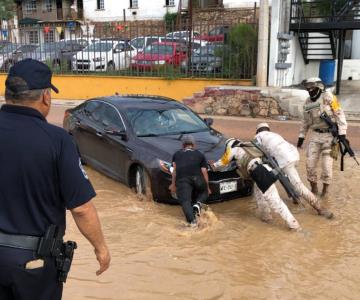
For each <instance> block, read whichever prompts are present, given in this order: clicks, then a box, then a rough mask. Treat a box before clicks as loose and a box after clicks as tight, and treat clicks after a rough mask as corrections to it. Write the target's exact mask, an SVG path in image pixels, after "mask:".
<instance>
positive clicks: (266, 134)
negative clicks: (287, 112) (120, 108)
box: [255, 123, 334, 219]
mask: <svg viewBox="0 0 360 300" xmlns="http://www.w3.org/2000/svg"><path fill="white" fill-rule="evenodd" d="M255 139H256V141H257V143H258V144H259V145H260V146H262V147H263V148H264V150H265V151H266V152H267V153H268V154H269V155H271V156H272V157H274V158H275V159H276V161H277V163H278V165H279V167H280V169H282V171H283V172H284V173H285V174H286V175H287V177H288V178H289V181H290V182H291V184H292V185H293V186H294V189H295V191H296V192H297V193H298V194H299V195H300V196H301V197H302V198H303V199H305V200H306V201H307V202H308V203H309V204H310V205H311V206H312V207H313V208H314V209H315V210H316V211H317V213H318V214H319V215H321V216H325V217H326V218H328V219H331V218H332V217H333V216H334V215H333V214H332V213H331V212H329V211H327V210H325V209H322V208H321V207H320V203H319V200H318V199H317V197H316V196H315V195H314V194H313V193H312V192H310V191H309V189H308V188H307V187H306V186H305V185H304V184H303V182H302V180H301V179H300V176H299V173H298V171H297V169H296V166H297V164H298V163H299V160H300V157H299V152H298V150H297V149H296V147H295V146H293V145H292V144H290V143H288V142H287V141H286V140H285V139H284V138H283V137H282V136H281V135H279V134H277V133H275V132H271V131H270V126H269V124H267V123H260V124H259V125H257V127H256V136H255Z"/></svg>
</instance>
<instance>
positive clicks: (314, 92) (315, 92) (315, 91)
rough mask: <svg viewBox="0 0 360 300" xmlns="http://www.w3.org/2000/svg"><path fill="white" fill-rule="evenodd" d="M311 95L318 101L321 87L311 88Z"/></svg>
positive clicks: (312, 98)
mask: <svg viewBox="0 0 360 300" xmlns="http://www.w3.org/2000/svg"><path fill="white" fill-rule="evenodd" d="M308 92H309V95H310V99H311V101H314V102H315V101H316V100H317V99H319V97H320V95H321V89H320V88H318V87H314V88H311V89H308Z"/></svg>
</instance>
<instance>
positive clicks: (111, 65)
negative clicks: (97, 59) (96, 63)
mask: <svg viewBox="0 0 360 300" xmlns="http://www.w3.org/2000/svg"><path fill="white" fill-rule="evenodd" d="M107 70H108V71H109V72H114V71H115V65H114V63H113V62H109V63H108V65H107Z"/></svg>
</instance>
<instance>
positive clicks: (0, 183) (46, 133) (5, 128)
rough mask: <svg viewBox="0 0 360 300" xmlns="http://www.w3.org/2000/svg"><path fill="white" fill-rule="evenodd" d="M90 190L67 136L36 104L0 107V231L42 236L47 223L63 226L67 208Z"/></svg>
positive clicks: (88, 196)
mask: <svg viewBox="0 0 360 300" xmlns="http://www.w3.org/2000/svg"><path fill="white" fill-rule="evenodd" d="M95 195H96V194H95V191H94V189H93V187H92V185H91V183H90V182H89V179H88V177H87V175H86V173H85V171H84V169H83V168H82V166H81V163H80V159H79V155H78V153H77V150H76V146H75V144H74V141H73V139H72V138H71V136H70V135H69V134H68V133H67V132H66V131H65V130H63V129H62V128H59V127H57V126H54V125H50V124H48V123H47V122H46V120H45V118H44V117H43V116H42V115H41V114H40V113H39V112H38V111H37V110H35V109H32V108H27V107H20V106H13V105H3V106H2V108H1V110H0V231H2V232H5V233H9V234H24V235H33V236H41V235H43V234H44V232H45V231H46V229H47V228H48V226H49V225H50V224H56V225H59V226H60V227H61V228H63V229H65V225H66V221H65V215H66V214H65V213H66V209H72V208H75V207H78V206H81V205H82V204H85V203H86V202H88V201H89V200H91V199H92V198H93V197H94V196H95Z"/></svg>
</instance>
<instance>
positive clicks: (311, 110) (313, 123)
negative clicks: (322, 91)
mask: <svg viewBox="0 0 360 300" xmlns="http://www.w3.org/2000/svg"><path fill="white" fill-rule="evenodd" d="M322 102H323V98H322V97H321V98H320V99H319V100H318V101H316V102H311V103H307V104H305V105H304V118H305V121H306V123H307V124H308V125H309V127H310V128H311V129H326V128H329V126H328V125H327V124H326V123H325V121H324V120H322V119H320V115H321V114H322V113H323V112H326V114H327V115H328V116H329V117H330V118H331V120H332V121H333V122H336V120H335V116H334V113H333V111H332V109H331V107H330V105H325V104H323V103H322Z"/></svg>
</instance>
